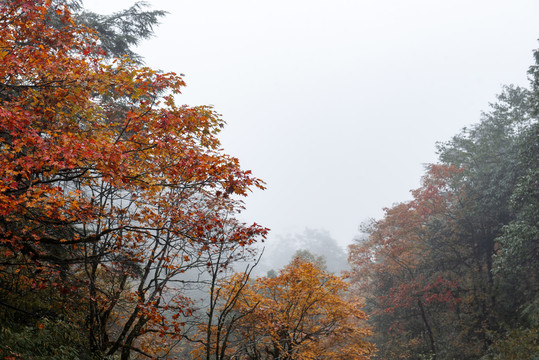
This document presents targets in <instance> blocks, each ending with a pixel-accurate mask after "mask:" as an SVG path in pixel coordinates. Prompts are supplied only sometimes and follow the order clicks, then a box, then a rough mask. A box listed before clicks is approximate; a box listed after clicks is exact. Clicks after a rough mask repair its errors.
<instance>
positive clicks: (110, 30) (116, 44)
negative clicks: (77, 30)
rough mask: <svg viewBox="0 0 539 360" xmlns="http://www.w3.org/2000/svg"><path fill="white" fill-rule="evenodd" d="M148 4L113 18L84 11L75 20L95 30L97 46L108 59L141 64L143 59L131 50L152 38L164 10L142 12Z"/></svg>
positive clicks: (126, 10)
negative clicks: (124, 59) (125, 57)
mask: <svg viewBox="0 0 539 360" xmlns="http://www.w3.org/2000/svg"><path fill="white" fill-rule="evenodd" d="M147 6H148V4H147V3H145V2H143V1H141V2H137V3H135V4H134V5H133V6H131V7H130V8H129V9H125V10H122V11H120V12H117V13H114V14H112V15H101V14H96V13H93V12H90V11H83V12H81V13H80V14H79V15H78V16H77V19H78V20H79V21H80V22H81V23H82V24H84V25H86V26H88V27H90V28H91V29H94V30H95V31H96V32H97V35H98V36H99V40H100V43H99V46H100V47H101V48H102V49H103V50H104V51H105V53H106V56H107V57H108V58H115V57H122V56H124V55H125V56H127V57H129V58H130V59H131V60H134V61H137V62H142V57H141V56H140V55H139V54H137V53H136V52H134V51H133V47H136V46H137V45H138V44H139V43H140V41H142V40H145V39H148V38H150V37H152V36H153V32H154V28H155V27H156V26H157V25H158V23H159V18H160V17H162V16H164V15H165V14H166V12H165V11H161V10H153V11H145V10H144V8H145V7H147Z"/></svg>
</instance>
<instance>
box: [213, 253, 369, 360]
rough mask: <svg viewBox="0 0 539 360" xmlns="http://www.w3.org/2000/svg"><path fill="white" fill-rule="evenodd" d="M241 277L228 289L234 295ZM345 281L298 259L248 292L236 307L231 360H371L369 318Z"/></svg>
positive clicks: (249, 286)
mask: <svg viewBox="0 0 539 360" xmlns="http://www.w3.org/2000/svg"><path fill="white" fill-rule="evenodd" d="M238 280H241V274H239V275H236V277H233V278H232V279H231V280H230V281H229V282H228V283H226V284H224V285H223V287H222V288H223V289H224V291H227V289H231V288H232V289H233V288H234V287H235V286H237V285H236V284H238ZM347 291H348V285H347V283H346V282H345V281H344V280H343V278H341V277H338V276H335V275H332V274H329V273H327V272H325V271H324V270H322V269H320V268H319V267H317V266H316V265H314V264H312V263H308V262H304V261H302V260H301V259H299V258H296V259H295V260H293V261H292V263H290V264H289V265H288V266H286V267H285V268H284V269H283V270H282V271H281V272H280V273H279V275H278V276H277V277H274V278H266V277H262V278H258V279H256V280H253V281H251V282H249V283H248V284H247V285H246V286H244V288H243V290H242V292H241V293H240V295H239V298H238V300H237V301H236V302H235V304H234V306H233V309H234V316H235V318H234V319H235V322H234V323H233V324H232V326H231V334H230V336H229V345H228V349H229V351H228V357H227V358H232V357H235V358H239V359H367V358H369V356H370V354H371V353H372V352H373V347H372V345H370V344H369V343H368V342H366V341H365V340H364V338H365V337H366V336H368V335H369V334H370V331H369V330H368V329H367V328H366V325H365V319H366V315H365V313H364V312H363V311H362V310H361V304H360V303H359V302H358V301H357V299H354V298H350V297H349V296H348V295H349V294H348V293H347Z"/></svg>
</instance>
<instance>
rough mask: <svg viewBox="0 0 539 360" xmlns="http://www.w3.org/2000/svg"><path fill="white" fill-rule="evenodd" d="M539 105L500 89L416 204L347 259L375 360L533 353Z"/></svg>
mask: <svg viewBox="0 0 539 360" xmlns="http://www.w3.org/2000/svg"><path fill="white" fill-rule="evenodd" d="M535 96H536V95H535V93H534V92H531V91H529V90H527V89H524V88H519V87H513V86H507V87H504V89H503V92H502V93H501V94H500V95H499V96H498V98H497V102H496V103H494V104H491V109H490V111H489V112H485V113H484V114H483V115H482V119H481V121H480V122H479V123H478V124H475V125H473V126H470V127H469V128H465V129H463V130H462V131H461V132H460V133H459V134H457V135H456V136H454V137H453V138H452V139H451V140H450V141H448V142H445V143H441V144H439V147H438V149H439V160H440V161H439V163H438V164H432V165H429V166H428V168H427V171H426V175H425V176H424V178H423V181H422V184H421V187H420V188H419V189H416V190H414V191H412V196H413V199H412V200H411V201H408V202H404V203H401V204H397V205H395V206H393V207H391V208H389V209H386V210H385V215H384V217H383V218H382V219H380V220H378V221H373V222H372V223H371V224H369V226H368V227H367V228H366V236H365V237H364V238H361V239H358V240H357V241H356V243H355V244H354V245H352V246H351V247H350V257H349V259H350V262H351V265H352V268H353V269H352V279H353V284H354V286H355V287H356V288H357V289H358V291H359V292H360V293H361V294H364V295H365V297H366V304H367V311H368V312H369V313H370V314H372V315H371V321H372V322H373V324H374V326H375V333H376V336H375V341H376V344H377V346H378V348H379V354H380V356H381V358H399V357H400V358H405V359H408V358H409V359H412V358H417V356H418V355H421V356H423V357H427V358H429V357H430V358H433V359H470V358H480V357H482V356H498V355H499V356H500V357H498V358H504V356H506V355H507V354H511V353H512V352H511V351H512V350H515V352H514V353H519V354H522V353H524V352H525V351H528V352H531V351H532V350H531V349H532V348H533V346H534V345H533V343H531V342H529V341H528V340H522V339H530V338H532V337H533V334H536V333H537V325H536V322H535V320H533V319H534V318H536V317H535V316H533V315H531V314H533V313H536V309H537V306H536V304H537V295H536V294H537V279H536V277H535V276H534V275H533V274H534V273H535V272H536V271H535V270H536V266H535V264H537V246H536V243H537V227H536V223H537V216H536V215H537V214H536V213H537V212H536V209H537V200H536V199H537V191H536V188H537V186H535V185H536V184H537V174H536V171H535V168H536V167H537V161H536V159H537V136H536V135H537V114H536V113H535V112H534V107H533V106H532V105H533V104H534V103H535V102H536V101H537V99H536V98H535ZM520 335H522V336H521V337H520V338H519V336H520ZM507 336H509V337H510V339H507ZM526 341H528V342H526ZM512 347H514V349H512ZM517 349H518V350H517ZM523 349H524V350H523ZM496 354H497V355H496ZM500 354H505V355H500Z"/></svg>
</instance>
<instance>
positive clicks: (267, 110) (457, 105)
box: [84, 0, 539, 247]
mask: <svg viewBox="0 0 539 360" xmlns="http://www.w3.org/2000/svg"><path fill="white" fill-rule="evenodd" d="M147 3H148V4H149V5H150V8H151V9H157V10H165V11H168V15H167V16H166V17H165V18H162V19H161V25H160V26H159V27H158V28H157V29H156V31H155V37H153V38H152V39H150V40H148V41H145V42H143V43H142V44H141V45H140V46H139V47H138V49H137V52H138V53H139V54H141V55H142V56H144V58H145V62H146V64H147V65H148V66H151V67H152V68H156V69H161V70H164V71H167V72H168V71H173V72H176V73H178V74H180V73H181V74H185V76H184V79H185V81H186V82H187V87H186V88H185V89H184V91H183V93H182V95H181V96H179V97H178V98H177V102H178V103H182V104H189V105H213V106H214V108H215V110H216V111H217V112H218V113H220V114H222V117H223V119H224V120H225V121H226V122H227V126H226V128H225V129H224V131H223V132H222V134H221V137H220V138H221V141H222V144H223V148H224V151H225V152H226V153H228V154H230V155H233V156H235V157H238V158H239V159H240V163H241V164H242V167H243V168H244V169H250V170H252V171H253V173H254V175H255V176H257V177H259V178H261V179H263V180H264V181H265V182H266V185H267V190H265V191H255V192H254V193H252V194H251V195H250V196H249V197H248V198H247V199H246V200H245V203H246V207H247V210H246V211H245V213H244V214H243V215H242V218H243V220H245V221H248V222H253V221H256V222H257V223H259V224H262V225H264V226H267V227H269V228H271V230H272V231H271V233H270V235H269V238H268V241H267V243H268V246H270V247H271V246H275V244H277V242H276V241H277V239H283V238H286V237H287V236H288V235H290V234H297V233H303V232H304V230H305V229H306V228H309V229H324V230H326V231H327V232H329V234H330V235H331V237H332V238H334V239H335V240H336V241H337V242H338V244H339V245H340V246H342V247H345V246H346V245H347V244H350V243H351V242H352V240H353V238H354V237H355V236H356V235H357V234H359V230H358V226H359V225H360V224H361V223H362V222H365V221H367V220H368V219H370V218H380V217H382V216H383V210H382V209H383V208H384V207H390V206H391V205H392V204H395V203H398V202H403V201H406V200H409V199H410V198H411V195H410V193H409V190H411V189H414V188H417V187H419V185H420V178H421V176H422V174H423V172H424V167H425V164H428V163H432V162H435V161H436V146H435V145H436V142H438V141H448V140H450V138H451V137H452V136H453V135H455V134H457V133H458V132H459V131H460V129H461V128H463V127H464V126H469V125H471V124H473V123H475V122H478V121H479V119H480V114H481V111H486V110H488V104H489V102H494V101H495V96H496V94H498V93H499V92H500V90H501V87H502V85H504V84H516V85H521V86H527V85H528V81H527V76H526V71H527V69H528V67H529V66H530V65H531V64H532V62H533V58H532V51H533V49H536V48H539V43H538V41H537V39H538V38H539V22H538V21H537V15H539V1H537V0H529V1H525V0H504V1H496V0H452V1H447V0H444V1H438V0H407V1H403V0H331V1H330V0H325V1H318V0H286V1H283V0H272V1H260V0H150V1H147ZM84 4H85V7H86V8H88V9H90V10H92V11H96V12H100V13H103V14H108V13H112V12H115V11H118V10H119V9H122V8H126V7H129V6H130V5H131V4H133V1H127V0H115V1H111V0H106V1H104V0H85V2H84ZM272 241H273V243H272ZM272 244H273V245H272Z"/></svg>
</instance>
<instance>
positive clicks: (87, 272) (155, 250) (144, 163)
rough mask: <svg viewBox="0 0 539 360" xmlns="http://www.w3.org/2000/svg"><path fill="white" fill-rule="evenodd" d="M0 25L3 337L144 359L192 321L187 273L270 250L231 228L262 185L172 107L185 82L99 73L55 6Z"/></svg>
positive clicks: (195, 111) (238, 226)
mask: <svg viewBox="0 0 539 360" xmlns="http://www.w3.org/2000/svg"><path fill="white" fill-rule="evenodd" d="M150 22H151V21H150ZM0 23H1V26H0V79H1V83H0V116H1V122H0V179H1V182H0V258H1V261H0V292H1V304H0V306H1V307H2V312H3V314H5V315H6V316H5V317H2V318H3V319H6V320H8V321H7V322H2V324H1V325H2V327H9V326H10V325H9V324H10V323H11V322H10V320H13V319H15V320H17V322H16V323H17V324H19V325H20V326H19V327H18V328H14V331H22V330H21V329H26V328H28V327H32V326H37V327H38V329H39V328H41V325H40V324H43V323H44V322H45V323H46V322H47V321H49V322H51V321H52V322H53V323H59V322H60V321H64V320H65V319H68V320H70V321H71V322H72V324H78V325H77V327H78V331H80V332H81V333H83V334H84V339H83V340H81V341H80V342H79V343H77V344H76V345H75V346H77V347H78V348H76V349H74V350H75V351H76V353H77V354H79V355H80V356H83V355H82V354H93V355H95V356H108V355H119V356H120V358H121V359H128V358H130V356H131V354H133V353H137V354H138V355H139V356H145V357H153V356H154V354H156V352H157V351H161V350H162V349H161V346H157V347H156V345H158V344H155V342H154V343H153V345H152V343H150V345H149V346H145V345H144V344H145V342H144V337H146V336H154V335H157V336H158V337H159V338H167V337H176V338H178V337H180V336H181V334H180V333H181V329H182V323H183V319H184V318H185V317H186V316H189V314H190V313H191V310H192V309H191V301H190V299H189V298H187V297H186V296H185V294H184V292H182V285H183V283H182V274H184V273H185V272H186V271H187V270H189V269H193V268H197V267H199V268H200V267H205V266H206V261H205V257H204V256H205V255H204V252H205V251H206V250H207V249H211V248H213V247H219V246H221V245H220V244H221V243H222V242H223V241H226V242H228V243H230V244H239V246H247V245H249V244H252V243H253V242H254V241H256V240H257V239H259V238H261V237H264V236H265V233H266V231H267V229H265V228H263V227H261V226H258V225H256V224H253V225H251V226H248V225H245V224H243V223H241V222H238V221H235V220H234V216H235V215H236V214H237V213H238V212H239V211H240V210H241V209H242V203H241V202H240V201H239V200H238V197H239V196H245V195H247V194H248V192H249V191H250V189H252V188H253V187H258V188H263V183H262V182H261V181H260V180H259V179H257V178H255V177H253V176H252V175H251V174H250V172H249V171H244V170H242V169H241V168H240V167H239V162H238V160H237V159H235V158H233V157H230V156H228V155H226V154H224V153H222V151H221V150H220V144H219V140H218V138H217V135H218V133H219V131H220V129H221V128H222V127H223V125H224V122H223V121H222V120H221V119H220V118H219V116H218V115H217V114H216V113H215V112H214V111H213V110H212V109H211V108H209V107H188V106H185V105H184V106H178V105H176V103H175V95H177V94H179V92H180V89H181V87H182V86H184V82H183V80H182V79H181V78H180V77H178V76H177V75H175V74H174V73H160V72H156V71H154V70H151V69H149V68H144V67H140V66H139V65H137V64H136V63H135V62H133V61H131V60H130V59H129V58H127V57H124V58H122V59H116V60H107V59H106V54H105V53H104V52H103V51H101V50H99V48H100V44H102V43H103V40H102V39H103V38H99V37H97V36H96V33H95V32H94V31H93V30H90V29H89V28H88V27H86V26H84V25H82V24H81V23H80V22H77V21H76V19H74V18H73V16H72V14H71V12H70V9H69V7H68V6H67V5H66V4H64V3H63V2H53V1H45V0H43V1H30V2H29V1H22V0H10V1H4V2H2V4H1V5H0ZM231 224H233V226H232V227H231ZM223 232H226V240H225V239H224V238H223V237H220V235H219V234H222V233H223ZM21 298H23V299H27V300H28V301H24V302H21V301H20V299H21ZM146 343H147V342H146ZM2 351H4V353H6V354H7V352H10V353H11V352H13V353H14V355H13V356H17V354H16V351H12V349H8V348H4V349H2Z"/></svg>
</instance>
